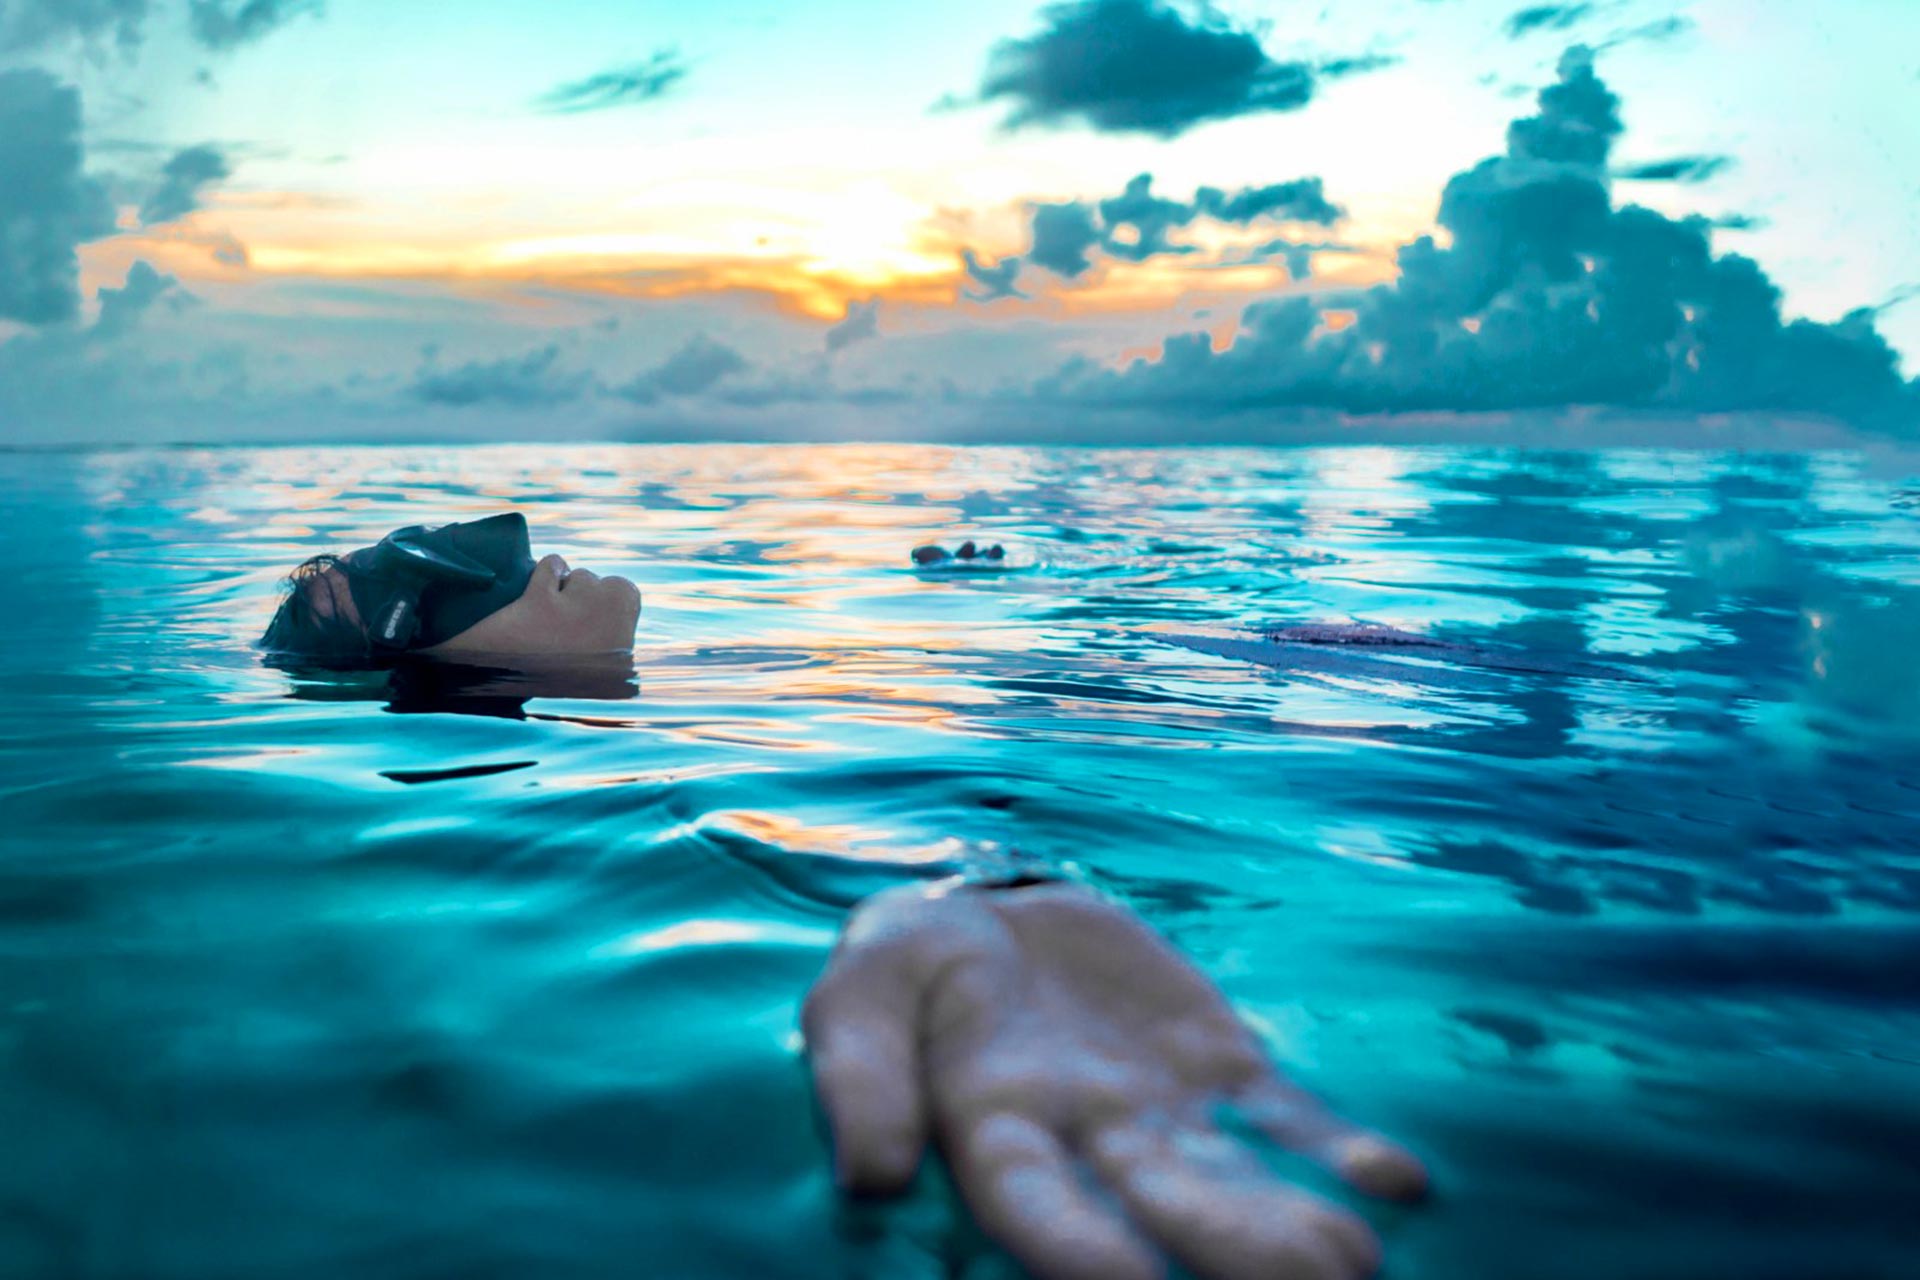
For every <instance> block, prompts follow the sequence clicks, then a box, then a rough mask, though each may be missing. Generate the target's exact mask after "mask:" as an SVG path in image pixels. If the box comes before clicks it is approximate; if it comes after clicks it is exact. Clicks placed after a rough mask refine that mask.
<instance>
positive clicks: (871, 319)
mask: <svg viewBox="0 0 1920 1280" xmlns="http://www.w3.org/2000/svg"><path fill="white" fill-rule="evenodd" d="M879 336H880V299H878V298H874V299H873V300H872V301H870V302H849V303H848V304H847V314H846V315H845V316H843V317H842V318H841V320H840V323H839V324H836V325H834V326H833V328H831V329H829V330H827V350H828V351H829V352H834V351H844V350H846V349H847V348H848V347H850V346H852V345H853V344H854V343H856V342H865V341H866V340H867V339H868V338H877V337H879Z"/></svg>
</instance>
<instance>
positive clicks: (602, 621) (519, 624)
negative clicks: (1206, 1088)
mask: <svg viewBox="0 0 1920 1280" xmlns="http://www.w3.org/2000/svg"><path fill="white" fill-rule="evenodd" d="M639 622H640V589H639V588H638V587H636V586H634V585H633V584H632V583H631V582H628V581H627V580H626V579H625V578H603V577H601V576H600V575H599V574H597V573H593V572H592V571H590V570H587V569H569V568H568V567H567V562H566V561H565V560H563V559H562V558H561V557H559V556H547V557H545V558H544V559H542V560H541V561H540V562H539V563H538V564H536V565H535V566H534V568H533V577H532V578H531V579H529V580H528V582H527V589H526V590H525V591H523V592H521V593H520V598H519V599H518V600H515V601H514V602H513V603H512V604H510V605H508V606H507V607H506V608H504V609H501V610H499V611H498V612H496V613H492V614H489V615H488V616H487V617H485V618H482V619H481V620H480V621H479V622H476V623H474V624H473V625H472V626H471V627H468V628H467V629H466V630H465V631H462V632H461V633H460V634H459V635H457V636H455V637H453V638H452V639H451V640H446V641H443V642H441V643H440V644H437V645H435V646H433V647H432V648H431V649H423V650H421V652H423V653H428V654H436V653H439V654H460V653H490V654H530V653H552V654H588V653H612V652H624V651H626V650H629V649H631V648H633V632H634V628H635V627H636V626H638V625H639Z"/></svg>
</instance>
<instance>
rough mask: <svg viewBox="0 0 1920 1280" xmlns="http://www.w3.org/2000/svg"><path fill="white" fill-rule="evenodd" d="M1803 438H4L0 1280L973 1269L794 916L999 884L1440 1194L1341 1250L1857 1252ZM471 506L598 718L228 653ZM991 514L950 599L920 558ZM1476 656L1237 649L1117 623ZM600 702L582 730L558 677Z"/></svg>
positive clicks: (1871, 608)
mask: <svg viewBox="0 0 1920 1280" xmlns="http://www.w3.org/2000/svg"><path fill="white" fill-rule="evenodd" d="M1902 483H1907V484H1911V480H1910V479H1909V480H1903V478H1902V477H1899V476H1883V475H1882V476H1877V475H1876V474H1875V473H1874V472H1873V470H1872V469H1871V468H1870V467H1869V466H1868V465H1867V464H1866V463H1864V462H1861V461H1859V460H1856V459H1853V458H1851V457H1848V456H1843V455H1818V456H1813V457H1806V458H1769V457H1737V456H1730V455H1729V456H1714V455H1702V454H1661V453H1619V454H1611V455H1562V454H1554V455H1548V454H1514V453H1502V452H1492V451H1471V450H1452V451H1449V450H1419V449H1408V450H1399V449H1332V450H1322V451H1302V450H1273V451H1262V450H1194V451H1125V452H1122V451H1072V450H1023V449H990V450H989V449H980V450H941V449H925V448H914V449H904V448H902V449H890V448H871V447H858V448H856V447H844V448H833V447H826V448H798V447H796V448H744V447H738V448H736V447H698V448H696V447H687V448H551V447H540V448H472V449H462V448H441V449H365V450H356V449H326V450H314V451H303V450H279V451H271V450H268V451H241V450H233V451H214V452H181V451H173V452H149V453H103V454H75V455H35V456H29V455H18V454H16V455H0V503H4V510H5V512H6V515H7V518H6V520H5V521H4V523H3V524H0V563H4V564H5V565H6V566H7V569H8V574H7V580H8V586H9V590H8V592H7V604H6V614H7V618H6V622H5V624H4V628H3V629H4V632H5V636H6V638H5V640H4V643H3V644H0V678H4V684H3V685H0V702H4V713H3V714H0V762H3V763H4V770H3V771H0V1134H3V1135H4V1139H0V1141H3V1143H4V1147H3V1148H0V1149H3V1150H4V1153H5V1154H4V1157H3V1158H0V1275H4V1276H6V1277H40V1276H47V1277H68V1276H85V1277H139V1278H142V1280H146V1278H153V1280H162V1278H171V1277H182V1278H191V1280H214V1278H217V1277H248V1278H250V1280H251V1278H256V1277H338V1276H353V1277H389V1276H391V1277H449V1278H451V1277H493V1276H499V1277H543V1278H544V1277H588V1276H594V1277H599V1276H609V1277H611V1276H623V1277H624V1276H662V1277H719V1276H739V1275H753V1276H757V1277H894V1276H899V1277H943V1276H953V1275H962V1276H995V1275H1006V1274H1010V1273H1009V1271H1008V1270H1007V1264H1005V1263H1004V1261H1002V1260H1001V1259H999V1258H998V1257H997V1256H996V1255H995V1254H994V1253H993V1252H992V1251H991V1250H990V1249H987V1248H985V1247H984V1246H983V1245H982V1244H981V1242H980V1241H979V1239H978V1238H977V1237H976V1236H974V1235H973V1234H972V1233H971V1232H970V1231H968V1230H967V1229H966V1228H965V1225H964V1222H963V1221H962V1220H961V1219H960V1218H959V1217H958V1216H957V1215H956V1214H955V1213H954V1212H953V1211H952V1208H951V1205H950V1202H949V1200H948V1197H947V1194H946V1192H945V1189H944V1187H943V1186H942V1184H941V1183H940V1181H939V1179H938V1178H937V1177H930V1178H927V1179H923V1185H922V1187H921V1188H920V1190H919V1191H918V1192H917V1193H916V1195H915V1196H914V1197H913V1198H912V1199H911V1200H910V1201H909V1202H907V1203H906V1204H904V1205H900V1206H895V1207H891V1208H881V1209H873V1208H866V1207H858V1208H844V1207H841V1206H839V1205H837V1204H836V1202H835V1200H834V1197H833V1195H832V1193H831V1190H830V1188H829V1185H828V1182H827V1177H826V1172H825V1170H826V1165H825V1159H824V1149H823V1146H822V1142H821V1139H820V1136H819V1131H818V1128H817V1126H816V1123H815V1119H814V1116H813V1114H812V1111H811V1107H810V1102H809V1095H808V1091H807V1085H806V1078H805V1074H804V1071H803V1069H802V1067H801V1064H800V1062H799V1059H798V1058H797V1056H796V1050H795V1043H794V1028H795V1015H796V1006H797V1002H798V998H799V996H800V995H801V993H802V992H803V991H804V989H805V987H806V985H807V984H808V982H809V981H810V980H811V979H812V977H813V976H814V975H815V974H816V973H817V972H818V970H819V968H820V966H821V964H822V963H823V961H824V958H825V949H826V947H827V946H828V945H829V943H830V942H831V940H832V937H833V935H834V931H835V928H836V926H837V923H838V921H839V920H840V919H841V918H842V916H843V914H844V908H843V906H842V905H841V904H843V903H845V902H847V901H851V900H853V899H855V898H857V897H858V896H859V895H861V894H863V893H865V892H869V891H871V890H872V889H875V888H878V887H881V886H884V885H886V884H889V883H894V882H896V881H898V880H900V879H903V878H907V877H910V876H913V875H915V874H920V873H922V872H924V871H925V870H926V869H927V868H929V867H933V866H937V865H941V864H945V863H951V862H953V861H956V860H965V859H966V858H969V857H974V856H982V855H991V854H993V853H995V852H997V851H1005V850H1009V849H1017V850H1020V851H1022V852H1024V853H1026V854H1028V855H1032V856H1035V857H1039V858H1044V859H1047V860H1049V861H1052V862H1054V863H1056V864H1060V865H1063V866H1069V867H1071V868H1074V869H1077V870H1078V871H1079V872H1080V873H1081V874H1083V875H1085V876H1086V877H1087V878H1089V879H1091V880H1093V881H1095V882H1096V883H1098V884H1100V885H1102V886H1104V887H1105V888H1107V889H1108V890H1110V891H1111V892H1112V893H1114V894H1116V895H1117V896H1119V897H1120V898H1122V899H1124V900H1125V901H1127V902H1129V903H1130V904H1132V905H1133V906H1134V907H1135V908H1137V909H1138V910H1139V911H1140V912H1142V913H1143V914H1144V915H1145V916H1146V917H1147V918H1148V919H1149V920H1150V921H1151V922H1152V923H1153V924H1155V925H1156V926H1157V927H1159V928H1160V929H1162V930H1164V931H1165V932H1167V933H1168V934H1170V935H1171V936H1172V937H1173V938H1175V939H1176V940H1177V941H1178V942H1179V943H1180V945H1181V946H1182V947H1184V948H1185V949H1186V951H1187V952H1188V953H1189V954H1190V955H1192V956H1193V957H1194V958H1195V960H1196V961H1197V962H1198V963H1199V964H1200V965H1201V966H1202V967H1203V968H1205V969H1206V970H1207V971H1208V972H1209V973H1210V974H1212V975H1213V976H1214V977H1215V978H1216V979H1217V980H1218V981H1219V982H1220V983H1221V984H1222V985H1223V986H1224V987H1225V989H1226V990H1227V991H1228V993H1229V994H1230V995H1231V996H1232V998H1233V999H1234V1000H1235V1001H1236V1002H1237V1003H1238V1005H1239V1006H1240V1007H1241V1008H1242V1009H1243V1010H1244V1011H1245V1012H1246V1013H1247V1014H1248V1016H1249V1017H1250V1018H1252V1019H1254V1021H1255V1023H1256V1025H1257V1026H1259V1027H1260V1029H1261V1030H1262V1033H1263V1034H1264V1035H1265V1036H1266V1037H1267V1039H1268V1041H1269V1043H1270V1044H1271V1045H1272V1047H1273V1049H1274V1051H1275V1053H1276V1055H1277V1056H1278V1057H1279V1058H1280V1059H1281V1060H1282V1061H1283V1062H1284V1063H1285V1064H1286V1065H1287V1067H1288V1068H1289V1070H1291V1071H1292V1072H1293V1073H1294V1074H1295V1075H1296V1076H1297V1077H1298V1078H1300V1079H1302V1080H1303V1081H1305V1082H1307V1083H1308V1084H1310V1085H1311V1086H1313V1087H1314V1088H1316V1089H1318V1090H1320V1091H1321V1092H1323V1093H1324V1094H1326V1095H1327V1096H1329V1097H1330V1098H1332V1099H1334V1100H1335V1101H1336V1102H1337V1103H1338V1104H1339V1105H1340V1106H1342V1107H1343V1108H1344V1109H1346V1110H1347V1111H1348V1112H1350V1113H1351V1114H1353V1115H1355V1116H1356V1117H1358V1118H1361V1119H1364V1120H1366V1121H1368V1122H1370V1123H1373V1124H1376V1125H1378V1126H1380V1127H1383V1128H1385V1129H1388V1130H1390V1131H1392V1132H1394V1133H1396V1134H1399V1135H1401V1136H1403V1137H1404V1138H1406V1139H1407V1140H1408V1141H1409V1142H1410V1143H1412V1144H1413V1145H1415V1146H1416V1147H1417V1148H1418V1149H1420V1150H1421V1151H1422V1152H1423V1153H1425V1154H1426V1155H1427V1156H1428V1157H1429V1158H1430V1159H1431V1162H1432V1164H1433V1166H1434V1168H1435V1170H1436V1173H1437V1176H1438V1179H1439V1184H1440V1188H1441V1194H1440V1196H1439V1198H1438V1199H1437V1201H1436V1202H1435V1203H1434V1204H1433V1205H1431V1206H1430V1207H1428V1208H1426V1209H1423V1210H1419V1211H1414V1212H1396V1213H1392V1214H1383V1213H1375V1214H1374V1221H1375V1222H1376V1224H1377V1225H1378V1226H1379V1227H1380V1229H1381V1231H1382V1234H1383V1236H1384V1237H1385V1239H1386V1242H1387V1251H1388V1257H1389V1260H1390V1261H1389V1267H1390V1272H1391V1274H1392V1275H1393V1276H1395V1277H1406V1278H1409V1280H1411V1278H1420V1280H1442V1278H1453V1277H1460V1278H1463V1280H1464V1278H1469V1277H1470V1278H1472V1280H1505V1278H1512V1280H1532V1278H1534V1277H1562V1278H1575V1280H1577V1278H1581V1277H1589V1276H1591V1277H1596V1278H1598V1277H1609V1278H1617V1277H1623V1276H1624V1277H1635V1278H1636V1280H1645V1278H1648V1277H1665V1276H1672V1277H1682V1276H1687V1277H1695V1276H1706V1275H1739V1276H1742V1277H1745V1278H1747V1280H1753V1278H1756V1277H1762V1278H1779V1280H1785V1278H1787V1277H1796V1278H1798V1277H1808V1278H1816V1277H1817V1278H1819V1280H1844V1278H1846V1277H1889V1278H1892V1277H1911V1276H1912V1275H1913V1274H1914V1270H1913V1266H1914V1264H1913V1262H1912V1259H1913V1257H1914V1256H1915V1255H1914V1250H1915V1247H1916V1245H1920V1238H1917V1232H1916V1228H1915V1227H1914V1226H1913V1222H1914V1221H1915V1215H1914V1214H1913V1213H1912V1208H1913V1205H1914V1204H1915V1203H1916V1202H1920V1163H1917V1162H1916V1156H1915V1153H1916V1151H1920V1035H1917V1034H1916V1033H1917V1032H1920V915H1917V914H1916V913H1917V912H1920V822H1917V821H1916V817H1917V816H1920V674H1916V670H1917V667H1916V664H1920V511H1916V510H1915V509H1914V508H1913V505H1912V502H1911V495H1910V493H1903V492H1901V490H1900V485H1901V484H1902ZM507 506H512V507H517V508H519V509H522V510H524V511H526V512H527V513H528V515H529V518H530V519H531V521H532V522H533V524H534V528H535V546H536V550H555V551H560V552H562V553H564V554H565V555H567V556H568V557H569V559H570V560H572V561H573V562H574V563H576V564H585V565H588V566H590V567H593V568H596V569H601V570H607V571H615V572H620V573H624V574H626V575H628V576H631V577H632V578H634V579H635V580H636V581H637V582H639V583H640V584H641V585H642V587H643V590H644V591H645V593H646V612H645V614H644V616H643V618H642V621H641V631H640V636H639V644H638V648H637V651H636V655H635V667H634V672H633V677H632V680H631V683H630V685H629V684H628V683H627V682H625V681H623V680H621V679H618V678H616V679H614V680H612V681H611V682H608V681H605V680H602V681H600V682H599V683H598V684H593V683H588V684H585V685H582V686H580V687H567V686H564V685H562V686H555V685H551V684H548V685H524V684H523V685H519V686H515V685H514V684H513V683H512V682H511V681H495V682H494V683H493V685H492V686H491V687H488V688H485V689H479V690H475V689H473V688H461V689H455V690H453V691H451V692H449V691H447V690H433V689H428V690H424V691H423V690H421V689H418V688H400V689H394V688H390V687H388V686H387V685H386V684H385V683H383V682H382V681H381V680H367V679H361V680H357V681H355V680H333V681H323V680H318V679H314V678H309V677H299V676H294V675H289V674H287V673H284V672H280V671H276V670H273V669H270V668H266V667H263V666H262V665H260V663H259V662H258V660H257V657H256V656H255V655H254V654H253V653H252V652H251V651H250V650H249V647H248V646H249V642H250V641H251V639H252V638H253V637H254V636H255V635H256V634H258V632H259V630H260V628H261V626H262V625H263V623H264V621H265V619H266V617H267V615H268V614H269V613H270V611H271V609H272V601H273V590H274V585H275V582H276V580H277V579H278V578H279V576H280V575H281V574H283V573H284V571H285V570H286V568H287V567H289V566H290V565H291V564H293V563H294V562H296V561H297V560H299V559H301V558H303V557H305V556H307V555H309V554H312V553H314V552H317V551H320V550H324V549H337V548H343V547H351V546H356V545H361V544H364V543H366V542H369V541H371V540H373V539H374V538H376V537H378V536H379V535H380V534H382V533H384V532H385V531H386V530H388V529H389V528H392V527H394V526H396V525H400V524H407V523H435V522H439V521H444V520H450V519H460V518H466V517H470V516H474V515H478V514H482V513H487V512H492V511H496V510H499V509H501V508H503V507H507ZM968 535H971V536H976V537H982V536H984V537H985V538H987V539H990V540H997V541H1001V542H1004V543H1005V544H1006V545H1007V546H1008V547H1009V548H1010V550H1011V551H1012V553H1013V556H1012V559H1013V563H1014V565H1015V571H1013V572H1008V573H1004V574H932V573H916V572H914V571H912V570H911V569H910V568H909V567H908V561H907V552H908V550H909V548H910V547H912V546H913V545H915V544H916V543H920V542H925V541H929V540H936V539H943V538H944V539H946V540H947V541H949V543H950V544H951V543H952V542H953V541H956V540H957V538H958V537H960V536H968ZM1327 621H1362V622H1372V623H1382V624H1387V625H1390V626H1394V627H1398V628H1401V629H1405V630H1410V631H1417V632H1421V633H1425V634H1429V635H1433V636H1436V637H1440V638H1443V639H1447V640H1452V641H1458V642H1461V643H1463V644H1472V645H1480V646H1511V648H1510V649H1503V650H1501V651H1502V652H1521V653H1524V654H1527V655H1530V656H1532V657H1533V658H1535V659H1537V660H1538V661H1536V662H1534V663H1532V664H1531V667H1529V664H1525V663H1522V664H1517V666H1515V667H1509V668H1489V667H1486V666H1484V665H1473V664H1470V663H1460V662H1455V661H1453V660H1452V659H1451V657H1450V656H1449V655H1448V654H1447V653H1445V652H1442V653H1441V654H1440V655H1439V656H1436V657H1434V658H1432V659H1430V660H1418V659H1416V660H1411V661H1403V660H1399V659H1397V658H1395V657H1393V656H1387V655H1379V654H1369V653H1366V652H1363V651H1351V650H1350V651H1341V652H1335V651H1332V650H1329V651H1328V653H1329V655H1330V656H1329V657H1327V658H1326V660H1324V661H1313V662H1303V663H1300V664H1296V665H1295V666H1293V667H1282V668H1270V667H1263V666H1256V665H1250V664H1247V663H1243V662H1239V661H1235V660H1232V659H1230V658H1226V657H1221V656H1217V655H1214V654H1210V653H1202V652H1195V651H1193V650H1191V649H1186V648H1181V647H1177V646H1173V645H1169V644H1166V643H1163V642H1161V641H1160V640H1158V639H1156V638H1155V631H1156V629H1160V630H1174V629H1181V628H1188V629H1191V628H1194V627H1211V628H1215V629H1225V628H1232V627H1235V626H1239V625H1255V624H1262V623H1286V624H1295V623H1309V622H1327ZM609 695H612V696H611V697H609Z"/></svg>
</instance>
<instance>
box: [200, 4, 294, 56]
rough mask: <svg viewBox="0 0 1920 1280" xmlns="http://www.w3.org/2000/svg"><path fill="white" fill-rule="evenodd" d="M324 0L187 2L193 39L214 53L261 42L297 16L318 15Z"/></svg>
mask: <svg viewBox="0 0 1920 1280" xmlns="http://www.w3.org/2000/svg"><path fill="white" fill-rule="evenodd" d="M324 8H325V0H189V2H188V5H187V16H188V19H189V26H190V27H191V29H192V31H193V38H194V39H195V40H196V41H198V42H199V43H200V45H201V46H202V47H203V48H206V49H210V50H212V51H214V52H216V53H223V52H226V51H228V50H231V49H238V48H239V47H240V46H242V45H247V44H252V43H254V42H255V41H257V40H264V39H265V38H266V37H267V36H269V35H272V34H273V33H274V32H275V31H277V30H279V29H280V28H281V27H283V26H285V25H286V24H287V23H289V22H291V21H293V20H294V19H295V18H297V17H299V16H300V15H301V14H305V13H312V14H318V13H320V12H321V11H322V10H323V9H324Z"/></svg>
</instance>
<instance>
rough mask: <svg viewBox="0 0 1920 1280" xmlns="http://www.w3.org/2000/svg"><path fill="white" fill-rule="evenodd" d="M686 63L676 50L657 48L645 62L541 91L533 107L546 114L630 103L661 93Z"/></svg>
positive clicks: (681, 76) (678, 76) (674, 81)
mask: <svg viewBox="0 0 1920 1280" xmlns="http://www.w3.org/2000/svg"><path fill="white" fill-rule="evenodd" d="M686 75H687V66H686V64H685V63H684V62H682V61H681V60H680V55H679V53H678V52H676V51H675V50H672V49H661V50H659V51H658V52H656V53H655V54H654V55H653V56H652V57H651V58H648V59H647V60H646V61H645V62H639V63H635V64H633V65H632V66H628V67H619V68H616V69H614V70H612V71H603V72H601V73H600V74H599V75H597V76H588V77H587V78H586V79H585V80H575V81H572V82H571V83H568V84H563V85H561V86H560V87H559V88H557V89H554V90H552V91H550V92H548V93H545V94H542V95H541V96H540V97H539V98H537V99H535V100H534V104H533V105H534V108H535V109H536V110H539V111H544V112H547V113H548V114H550V115H579V114H580V113H582V112H586V111H605V110H606V109H607V108H609V107H631V106H637V105H639V104H640V103H644V102H652V101H654V100H656V99H658V98H661V97H664V96H665V95H666V94H667V92H668V91H669V90H671V89H672V88H673V87H674V86H675V85H676V84H678V83H679V82H680V81H682V80H684V79H685V78H686Z"/></svg>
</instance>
